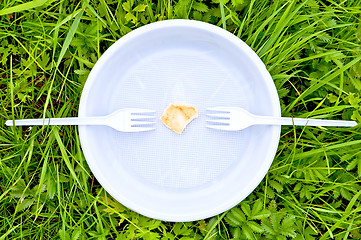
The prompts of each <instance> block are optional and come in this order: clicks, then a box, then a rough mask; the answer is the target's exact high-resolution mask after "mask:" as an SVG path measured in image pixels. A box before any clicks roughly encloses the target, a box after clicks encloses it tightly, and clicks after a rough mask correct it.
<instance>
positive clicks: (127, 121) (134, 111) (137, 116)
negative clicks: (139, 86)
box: [5, 108, 155, 132]
mask: <svg viewBox="0 0 361 240" xmlns="http://www.w3.org/2000/svg"><path fill="white" fill-rule="evenodd" d="M151 113H155V111H154V110H149V109H139V108H123V109H119V110H117V111H114V112H113V113H111V114H109V115H106V116H101V117H69V118H45V119H19V120H7V121H6V122H5V124H6V125H7V126H33V125H105V126H109V127H112V128H114V129H116V130H118V131H121V132H143V131H150V130H154V129H155V128H153V127H150V125H151V124H154V123H155V122H148V121H142V120H147V119H153V118H155V116H154V115H151Z"/></svg>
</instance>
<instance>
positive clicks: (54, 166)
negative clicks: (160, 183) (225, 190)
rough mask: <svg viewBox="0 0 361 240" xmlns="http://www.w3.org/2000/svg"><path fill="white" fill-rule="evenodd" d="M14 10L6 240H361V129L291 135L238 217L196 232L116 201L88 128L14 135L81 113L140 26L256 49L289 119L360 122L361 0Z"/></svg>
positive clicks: (2, 87) (0, 137) (1, 182)
mask: <svg viewBox="0 0 361 240" xmlns="http://www.w3.org/2000/svg"><path fill="white" fill-rule="evenodd" d="M0 9H1V10H0V74H1V78H0V101H1V102H0V116H1V118H0V189H1V191H0V240H2V239H164V240H166V239H182V240H187V239H231V238H234V239H332V238H335V239H361V231H360V228H361V217H360V216H361V215H360V212H361V205H360V204H361V196H360V195H361V191H360V190H361V184H360V177H361V132H360V127H359V126H357V127H355V128H315V127H309V128H299V127H298V128H293V127H292V126H289V127H282V134H281V140H280V144H279V149H278V152H277V156H276V157H275V159H274V162H273V165H272V167H271V168H270V170H269V172H268V174H267V175H266V177H265V178H264V180H263V181H262V182H261V184H260V185H259V186H258V187H257V189H256V190H255V191H254V192H253V193H252V194H251V195H249V196H248V197H247V198H246V199H245V200H244V201H243V202H242V203H240V204H239V205H238V206H236V207H235V208H233V209H232V210H230V211H228V212H226V213H223V214H221V215H219V216H215V217H213V218H210V219H205V220H201V221H196V222H188V223H169V222H162V221H158V220H154V219H149V218H147V217H144V216H141V215H139V214H137V213H135V212H133V211H130V210H128V209H127V208H125V207H124V206H122V205H121V204H119V203H118V202H116V201H115V200H114V199H112V198H111V196H109V195H108V194H107V193H106V192H105V191H104V190H103V188H102V187H101V186H100V185H99V184H98V183H97V181H96V179H95V178H94V176H93V175H92V173H91V172H90V170H89V168H88V166H87V164H86V161H85V159H84V156H83V155H82V151H81V148H80V144H79V137H78V135H77V128H76V127H74V126H71V127H68V126H67V127H43V128H41V127H32V128H26V127H24V128H21V127H17V128H9V127H5V126H4V122H5V120H7V119H13V118H14V119H19V118H41V117H43V116H46V117H70V116H77V109H78V105H79V99H80V95H81V91H82V87H83V85H84V83H85V81H86V78H87V75H88V73H89V71H90V70H91V68H92V67H93V65H94V64H95V62H96V61H97V59H98V58H99V57H100V56H101V54H102V53H103V52H104V51H105V50H106V49H107V48H108V47H109V46H110V45H112V44H113V43H114V42H115V41H116V40H117V39H119V38H120V37H122V36H123V35H125V34H126V33H128V32H130V31H132V30H133V29H136V28H138V27H140V26H142V25H145V24H148V23H151V22H156V21H161V20H165V19H174V18H188V19H196V20H200V21H204V22H208V23H211V24H214V25H218V26H220V27H223V28H225V29H227V30H228V31H230V32H231V33H233V34H234V35H236V36H238V37H239V38H241V39H242V40H243V41H245V42H246V43H247V44H248V45H249V46H250V47H251V48H252V49H253V50H254V51H255V52H256V53H257V54H258V55H259V57H260V58H261V59H262V60H263V62H264V63H265V64H266V66H267V69H268V70H269V72H270V73H271V75H272V77H273V79H274V82H275V85H276V87H277V89H278V93H279V97H280V101H281V108H282V115H283V116H295V117H313V118H326V119H345V120H351V119H353V120H356V121H358V122H360V121H361V105H360V103H361V94H360V90H361V80H360V76H361V20H360V19H361V1H360V0H349V1H338V0H323V1H315V0H304V1H295V0H288V1H286V0H276V1H267V0H265V1H261V0H257V1H253V0H230V1H227V0H222V1H219V0H212V1H196V0H181V1H170V0H169V1H166V0H161V1H150V0H143V1H133V0H128V1H105V0H93V1H89V0H88V1H87V0H84V1H68V0H60V1H54V0H50V1H46V0H35V1H27V2H23V1H14V0H2V1H0ZM234 191H237V189H235V190H234Z"/></svg>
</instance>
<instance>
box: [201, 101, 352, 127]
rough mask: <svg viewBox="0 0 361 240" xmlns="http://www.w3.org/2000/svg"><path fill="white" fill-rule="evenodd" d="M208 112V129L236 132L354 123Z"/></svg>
mask: <svg viewBox="0 0 361 240" xmlns="http://www.w3.org/2000/svg"><path fill="white" fill-rule="evenodd" d="M207 110H208V111H212V112H217V113H209V114H207V116H208V117H211V118H212V119H211V120H207V122H208V123H210V124H208V125H207V127H208V128H213V129H219V130H228V131H237V130H242V129H245V128H247V127H249V126H252V125H295V126H332V127H354V126H356V125H357V123H356V122H355V121H344V120H325V119H307V118H290V117H269V116H257V115H254V114H251V113H249V112H248V111H247V110H245V109H243V108H239V107H213V108H208V109H207Z"/></svg>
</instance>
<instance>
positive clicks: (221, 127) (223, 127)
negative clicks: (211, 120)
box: [206, 125, 232, 131]
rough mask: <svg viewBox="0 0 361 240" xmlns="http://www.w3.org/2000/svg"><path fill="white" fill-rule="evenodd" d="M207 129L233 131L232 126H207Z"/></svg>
mask: <svg viewBox="0 0 361 240" xmlns="http://www.w3.org/2000/svg"><path fill="white" fill-rule="evenodd" d="M206 127H207V128H213V129H218V130H228V131H232V129H231V128H230V125H206Z"/></svg>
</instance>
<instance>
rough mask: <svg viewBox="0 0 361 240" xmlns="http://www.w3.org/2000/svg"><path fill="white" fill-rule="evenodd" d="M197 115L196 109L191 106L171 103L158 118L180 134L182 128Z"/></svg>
mask: <svg viewBox="0 0 361 240" xmlns="http://www.w3.org/2000/svg"><path fill="white" fill-rule="evenodd" d="M197 117H198V112H197V109H196V108H195V107H193V106H190V105H187V104H181V103H172V104H170V105H169V106H168V107H167V108H166V109H165V110H164V113H163V115H162V117H161V118H160V119H161V120H162V122H163V123H164V125H166V126H167V127H168V128H169V129H171V130H173V131H174V132H176V133H179V134H181V133H182V132H183V130H184V128H185V127H186V126H187V125H188V124H189V123H190V122H191V121H192V120H193V119H195V118H197Z"/></svg>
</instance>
